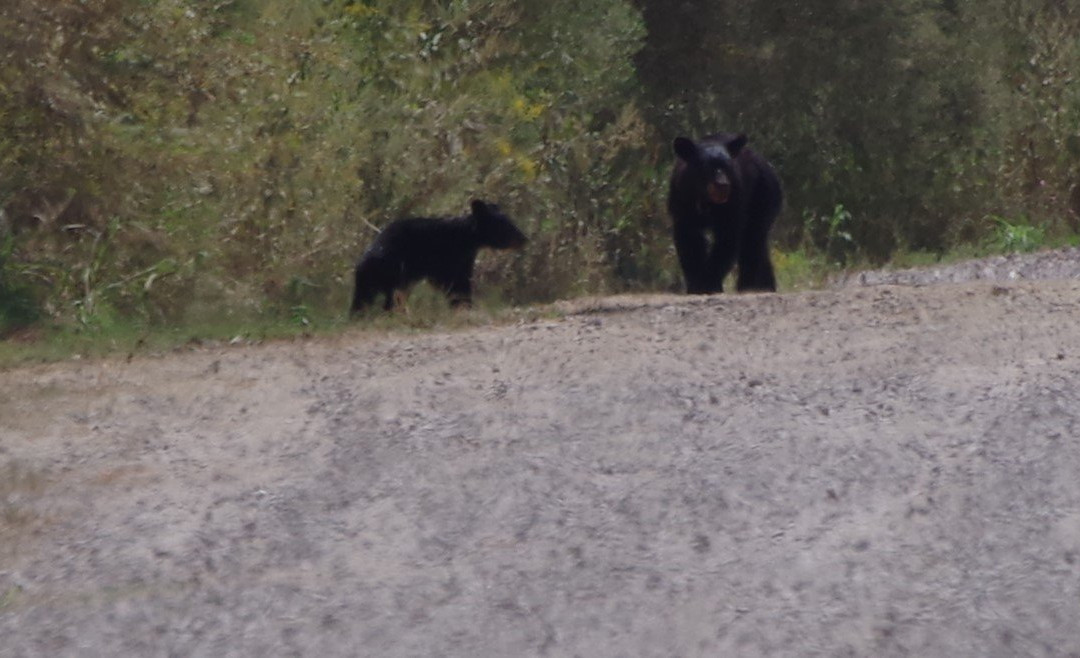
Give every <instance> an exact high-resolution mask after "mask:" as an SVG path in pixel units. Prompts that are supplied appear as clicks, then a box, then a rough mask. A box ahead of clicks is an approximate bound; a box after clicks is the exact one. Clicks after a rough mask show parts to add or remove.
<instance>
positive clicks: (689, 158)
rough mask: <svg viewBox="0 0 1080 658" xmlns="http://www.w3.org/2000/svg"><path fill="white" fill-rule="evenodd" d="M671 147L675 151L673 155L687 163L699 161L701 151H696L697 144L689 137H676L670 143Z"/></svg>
mask: <svg viewBox="0 0 1080 658" xmlns="http://www.w3.org/2000/svg"><path fill="white" fill-rule="evenodd" d="M671 148H672V150H674V151H675V155H677V156H679V157H680V158H682V159H683V161H684V162H686V163H687V164H697V163H698V162H700V161H701V153H700V152H699V151H698V147H697V144H695V143H694V140H692V139H690V138H689V137H676V138H675V141H674V142H672V143H671Z"/></svg>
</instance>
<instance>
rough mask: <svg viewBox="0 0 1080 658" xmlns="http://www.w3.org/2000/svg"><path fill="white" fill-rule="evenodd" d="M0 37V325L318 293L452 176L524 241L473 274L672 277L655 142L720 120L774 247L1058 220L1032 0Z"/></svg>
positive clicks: (655, 4)
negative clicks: (738, 145)
mask: <svg viewBox="0 0 1080 658" xmlns="http://www.w3.org/2000/svg"><path fill="white" fill-rule="evenodd" d="M0 36H2V38H0V209H2V215H0V335H2V334H3V332H5V331H6V330H8V329H10V328H11V327H14V326H18V325H23V324H26V323H30V322H35V321H39V320H40V319H42V318H54V319H56V320H59V321H63V322H69V321H70V322H76V323H78V324H79V325H81V326H97V325H102V324H107V323H110V322H114V321H116V320H117V319H121V320H123V321H124V322H130V321H131V320H133V319H136V320H141V321H145V322H147V323H172V322H178V321H189V320H193V319H198V318H204V317H219V316H229V315H231V314H240V315H246V314H253V313H255V314H260V313H261V314H270V315H272V316H275V317H281V318H297V319H299V320H303V319H304V318H305V316H306V315H307V314H309V313H313V312H314V313H317V312H323V313H328V312H333V313H335V314H343V313H344V310H345V308H346V306H347V298H348V294H349V286H350V282H349V273H350V269H351V266H352V264H353V262H354V261H355V259H356V258H357V256H358V255H359V254H360V252H361V251H362V249H363V246H364V244H365V243H367V242H368V241H369V240H370V239H371V237H372V236H373V235H374V232H375V231H376V230H377V227H379V226H381V225H383V224H385V223H386V222H388V221H389V220H391V219H393V218H395V217H399V216H403V215H410V214H460V213H463V212H464V211H465V209H466V207H467V203H468V201H469V199H470V198H471V197H473V196H477V197H482V198H487V199H490V200H494V201H497V202H499V203H500V204H501V205H502V206H503V207H504V208H505V209H506V210H507V211H508V212H509V213H510V214H511V215H512V216H513V217H515V219H516V220H517V221H518V223H519V224H520V225H521V226H522V227H523V228H524V229H525V230H526V231H527V232H528V233H529V234H530V235H531V236H532V238H533V241H532V243H531V244H530V248H529V249H528V250H527V251H526V252H524V253H522V254H517V255H511V254H485V256H484V257H483V258H482V259H481V261H480V263H479V264H478V267H479V269H478V278H479V281H478V288H479V289H480V290H482V291H486V292H487V294H489V295H493V296H496V297H498V298H501V299H503V300H506V301H510V302H528V301H537V300H548V299H553V298H556V297H560V296H566V295H570V294H575V293H579V292H584V291H589V292H607V291H617V290H635V289H677V288H678V287H679V281H680V277H679V274H678V270H677V266H676V265H675V261H674V258H673V255H672V248H671V241H670V237H669V235H668V229H667V223H668V220H667V217H666V213H665V211H664V198H665V195H666V189H665V188H666V179H667V175H668V172H669V170H670V166H671V160H672V158H671V155H670V151H669V146H668V144H669V143H670V140H671V138H672V137H674V136H676V135H678V134H689V135H701V134H704V133H707V132H712V131H716V130H722V129H723V130H731V129H738V130H744V131H747V132H748V133H750V134H751V137H752V141H753V143H754V145H755V146H756V147H757V148H758V150H760V151H761V152H762V153H764V154H766V155H767V156H768V157H769V158H770V159H771V160H773V161H774V162H775V163H776V165H777V166H778V168H779V170H780V172H781V175H782V176H783V178H784V180H785V182H786V184H787V188H788V195H789V198H788V207H787V209H786V211H785V213H784V215H783V216H782V218H781V221H780V225H779V226H778V229H777V238H778V244H779V245H780V246H781V248H782V249H785V250H792V249H797V250H801V253H811V254H820V256H821V257H822V258H826V259H828V260H830V261H832V262H840V263H844V262H850V261H851V260H852V259H861V260H870V261H876V262H881V261H884V260H887V259H888V258H889V257H890V256H891V255H892V254H893V253H894V251H895V250H897V249H918V250H931V251H943V250H946V249H949V248H951V247H953V246H955V245H957V244H961V243H968V244H970V243H977V242H982V241H987V240H994V239H999V238H1000V236H1001V235H1002V226H1003V225H1004V226H1006V227H1021V228H1024V229H1027V230H1026V231H1021V233H1023V235H1025V236H1028V237H1029V238H1030V237H1031V236H1038V237H1039V238H1040V239H1042V238H1043V237H1044V236H1051V237H1062V236H1066V235H1069V234H1073V233H1075V232H1076V231H1077V228H1078V225H1077V217H1078V213H1080V187H1078V182H1080V92H1078V91H1077V85H1076V84H1075V83H1074V81H1073V76H1074V75H1075V74H1076V73H1077V69H1080V9H1074V8H1072V4H1071V3H1063V2H1059V1H1056V0H986V1H983V0H938V1H929V2H928V1H927V0H899V1H898V2H893V3H888V7H883V6H881V5H880V3H878V4H874V3H865V2H860V1H858V0H799V1H798V2H788V3H772V2H766V1H765V0H746V1H744V2H739V3H726V2H725V3H721V2H713V1H708V0H691V1H689V2H681V3H669V2H664V1H662V0H633V1H631V0H596V1H595V2H591V3H578V2H571V1H569V0H548V1H546V2H536V1H534V0H511V1H501V0H443V1H434V0H319V1H318V2H315V1H311V2H299V3H297V2H289V1H287V0H83V1H80V2H75V1H74V0H63V1H60V2H52V3H41V2H37V0H7V1H6V2H5V3H3V5H2V6H0ZM995 236H997V237H995ZM999 241H1001V240H999ZM1002 245H1003V246H1005V245H1004V242H1003V241H1002ZM779 256H780V261H781V262H780V266H781V270H783V267H784V258H785V257H784V255H783V254H780V255H779ZM781 274H783V272H782V271H781Z"/></svg>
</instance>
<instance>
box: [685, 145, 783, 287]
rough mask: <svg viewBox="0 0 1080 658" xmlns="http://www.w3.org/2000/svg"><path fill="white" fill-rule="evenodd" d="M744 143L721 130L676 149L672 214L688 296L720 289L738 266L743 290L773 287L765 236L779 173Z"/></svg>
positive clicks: (776, 206)
mask: <svg viewBox="0 0 1080 658" xmlns="http://www.w3.org/2000/svg"><path fill="white" fill-rule="evenodd" d="M746 142H747V138H746V135H743V134H734V133H719V134H716V135H710V136H708V137H704V138H702V139H701V140H699V141H697V142H694V141H693V140H691V139H689V138H686V137H679V138H677V139H676V140H675V141H674V143H673V144H672V146H673V148H674V150H675V155H677V156H678V158H677V159H676V161H675V171H674V173H673V174H672V175H671V190H670V193H669V196H668V211H669V212H670V213H671V219H672V225H673V226H672V228H673V230H674V237H675V251H676V252H677V253H678V256H679V265H681V266H682V271H683V276H684V277H685V278H686V291H687V292H688V293H691V294H708V293H714V292H722V291H723V284H724V277H725V276H727V274H728V272H730V271H731V268H732V267H733V266H734V265H735V264H736V262H737V263H738V266H739V274H738V279H737V281H736V287H737V289H738V290H740V291H741V290H768V291H775V290H776V275H775V274H774V273H773V266H772V262H771V261H770V260H769V245H768V237H769V229H770V228H771V227H772V225H773V221H774V220H775V219H776V216H777V215H778V214H780V207H781V205H783V200H784V193H783V190H782V188H781V186H780V179H779V177H778V176H777V175H776V172H775V171H773V168H772V167H771V166H770V165H769V163H768V162H766V161H765V158H763V157H761V156H760V155H758V154H757V153H755V152H753V151H752V150H750V149H749V148H747V146H746ZM707 233H711V234H712V236H711V237H712V240H711V242H710V240H709V239H708V237H707Z"/></svg>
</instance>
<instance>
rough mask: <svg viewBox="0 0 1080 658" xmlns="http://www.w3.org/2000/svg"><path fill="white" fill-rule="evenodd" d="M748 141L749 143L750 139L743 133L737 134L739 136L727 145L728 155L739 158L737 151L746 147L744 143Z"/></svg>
mask: <svg viewBox="0 0 1080 658" xmlns="http://www.w3.org/2000/svg"><path fill="white" fill-rule="evenodd" d="M748 141H750V139H749V138H748V137H747V136H746V134H745V133H739V135H738V136H737V137H735V139H733V140H731V141H730V142H728V143H727V152H728V155H730V156H731V157H733V158H737V157H739V151H742V150H743V147H745V146H746V143H747V142H748Z"/></svg>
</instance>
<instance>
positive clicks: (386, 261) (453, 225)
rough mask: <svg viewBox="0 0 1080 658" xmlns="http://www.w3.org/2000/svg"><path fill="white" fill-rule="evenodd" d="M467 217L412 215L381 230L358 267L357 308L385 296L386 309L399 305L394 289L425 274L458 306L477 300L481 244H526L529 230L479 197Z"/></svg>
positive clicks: (509, 246)
mask: <svg viewBox="0 0 1080 658" xmlns="http://www.w3.org/2000/svg"><path fill="white" fill-rule="evenodd" d="M471 209H472V214H471V215H466V216H464V217H452V218H446V217H410V218H408V219H399V220H396V221H394V222H391V223H390V224H389V225H388V226H387V227H386V228H384V229H383V230H382V232H380V233H379V235H378V236H377V237H376V238H375V241H374V242H373V243H372V244H371V246H370V247H368V250H367V251H366V252H364V256H363V257H362V258H361V259H360V263H359V264H358V265H357V266H356V288H355V292H354V293H353V301H352V309H351V313H357V312H359V311H362V310H364V309H365V308H367V307H368V306H370V305H371V304H373V303H374V302H375V297H376V296H377V295H378V294H379V293H382V294H383V295H385V299H384V301H383V308H385V309H386V310H390V309H392V308H393V307H394V291H395V290H405V289H407V288H408V287H409V286H410V285H412V284H413V283H416V282H417V281H419V280H420V279H427V280H428V281H430V282H431V283H432V284H434V285H435V286H436V287H438V288H441V289H442V290H444V291H445V292H446V294H447V296H448V297H449V298H450V303H451V304H452V305H454V306H457V305H460V304H470V303H471V302H472V273H473V263H475V262H476V252H477V251H479V249H480V248H481V247H490V248H492V249H520V248H521V247H523V246H524V245H525V242H526V238H525V234H524V233H522V232H521V231H520V230H518V227H516V226H514V223H513V222H512V221H510V218H509V217H507V216H506V215H504V214H503V213H502V212H500V211H499V207H498V206H496V205H495V204H491V203H485V202H483V201H478V200H477V201H473V202H472V204H471Z"/></svg>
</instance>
